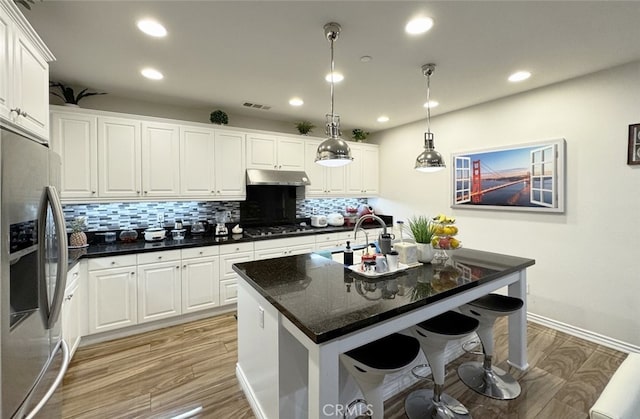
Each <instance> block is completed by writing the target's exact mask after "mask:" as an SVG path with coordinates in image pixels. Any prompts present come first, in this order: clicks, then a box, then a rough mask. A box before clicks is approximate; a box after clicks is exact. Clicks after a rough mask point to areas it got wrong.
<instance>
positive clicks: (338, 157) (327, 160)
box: [315, 22, 353, 167]
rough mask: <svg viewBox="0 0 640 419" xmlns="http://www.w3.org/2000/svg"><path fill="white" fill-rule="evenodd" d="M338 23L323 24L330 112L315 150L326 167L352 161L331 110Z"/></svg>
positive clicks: (318, 161)
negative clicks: (328, 49)
mask: <svg viewBox="0 0 640 419" xmlns="http://www.w3.org/2000/svg"><path fill="white" fill-rule="evenodd" d="M340 29H341V28H340V25H339V24H337V23H335V22H331V23H327V24H326V25H324V34H325V36H326V38H327V40H328V41H329V43H330V44H331V73H330V75H331V113H330V114H327V115H326V117H327V125H326V134H327V139H326V140H324V141H323V142H322V143H320V145H319V146H318V151H317V152H316V160H315V161H316V163H318V164H319V165H322V166H327V167H340V166H344V165H346V164H349V163H351V162H352V161H353V157H351V149H349V145H348V144H347V142H346V141H344V140H343V139H342V138H340V135H342V133H341V132H340V117H339V116H338V115H336V114H335V113H334V112H333V89H334V82H333V78H334V70H333V43H334V42H335V40H336V39H337V38H338V35H339V34H340Z"/></svg>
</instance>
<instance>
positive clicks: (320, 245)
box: [316, 231, 364, 250]
mask: <svg viewBox="0 0 640 419" xmlns="http://www.w3.org/2000/svg"><path fill="white" fill-rule="evenodd" d="M363 239H364V236H363ZM347 241H349V242H350V244H351V247H353V246H354V245H355V243H354V242H353V231H343V232H339V233H327V234H317V235H316V249H317V250H326V249H334V248H336V247H346V246H347ZM363 241H364V240H363Z"/></svg>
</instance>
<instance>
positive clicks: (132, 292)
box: [88, 255, 138, 333]
mask: <svg viewBox="0 0 640 419" xmlns="http://www.w3.org/2000/svg"><path fill="white" fill-rule="evenodd" d="M137 286H138V285H137V276H136V256H135V255H127V256H115V257H107V258H99V259H91V260H89V305H88V307H89V333H99V332H105V331H108V330H115V329H119V328H121V327H125V326H132V325H134V324H136V323H137V322H138V310H137V306H138V300H137Z"/></svg>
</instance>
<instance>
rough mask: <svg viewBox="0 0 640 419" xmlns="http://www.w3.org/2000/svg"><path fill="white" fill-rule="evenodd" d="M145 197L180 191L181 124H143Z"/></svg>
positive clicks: (143, 190) (172, 194) (143, 188)
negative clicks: (179, 128) (179, 127)
mask: <svg viewBox="0 0 640 419" xmlns="http://www.w3.org/2000/svg"><path fill="white" fill-rule="evenodd" d="M142 193H143V195H142V196H144V197H156V196H177V195H179V194H180V135H179V130H178V126H177V125H172V124H160V123H146V122H145V123H143V124H142Z"/></svg>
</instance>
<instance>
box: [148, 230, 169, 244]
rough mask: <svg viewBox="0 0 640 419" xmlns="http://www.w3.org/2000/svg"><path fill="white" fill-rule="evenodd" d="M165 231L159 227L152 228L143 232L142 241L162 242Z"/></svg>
mask: <svg viewBox="0 0 640 419" xmlns="http://www.w3.org/2000/svg"><path fill="white" fill-rule="evenodd" d="M166 234H167V231H166V230H165V229H164V228H161V227H152V228H148V229H146V230H145V231H144V239H145V240H146V241H148V242H157V241H160V240H164V239H165V236H166Z"/></svg>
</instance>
